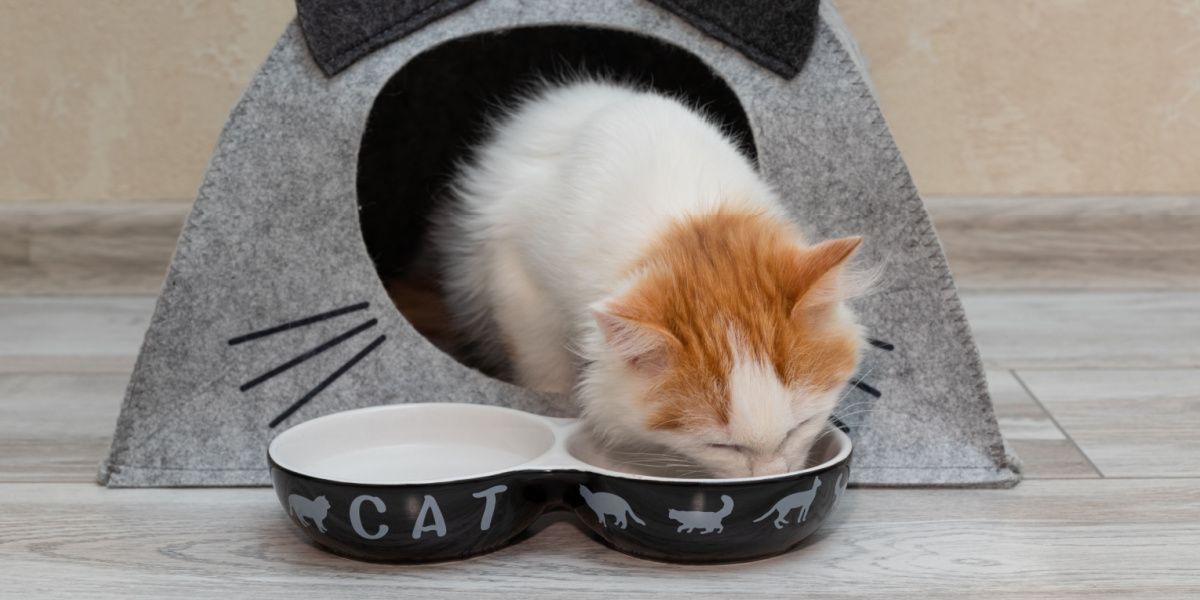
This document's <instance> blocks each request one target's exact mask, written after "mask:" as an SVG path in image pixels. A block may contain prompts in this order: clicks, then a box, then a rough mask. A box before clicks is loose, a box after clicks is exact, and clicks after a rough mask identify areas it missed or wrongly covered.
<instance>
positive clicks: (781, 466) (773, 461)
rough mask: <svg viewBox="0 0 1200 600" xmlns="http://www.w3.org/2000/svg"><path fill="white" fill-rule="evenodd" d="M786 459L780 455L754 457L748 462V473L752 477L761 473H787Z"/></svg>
mask: <svg viewBox="0 0 1200 600" xmlns="http://www.w3.org/2000/svg"><path fill="white" fill-rule="evenodd" d="M787 470H788V465H787V460H785V459H784V458H782V457H775V458H756V459H754V460H753V461H752V462H751V463H750V474H751V475H752V476H754V477H758V476H761V475H779V474H782V473H787Z"/></svg>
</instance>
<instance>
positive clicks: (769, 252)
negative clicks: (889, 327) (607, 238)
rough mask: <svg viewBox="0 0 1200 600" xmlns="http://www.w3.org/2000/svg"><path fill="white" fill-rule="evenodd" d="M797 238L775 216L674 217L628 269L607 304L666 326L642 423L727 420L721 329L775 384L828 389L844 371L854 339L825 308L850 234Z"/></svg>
mask: <svg viewBox="0 0 1200 600" xmlns="http://www.w3.org/2000/svg"><path fill="white" fill-rule="evenodd" d="M800 239H801V238H800V236H799V235H798V234H797V232H796V231H795V230H794V229H793V228H792V227H791V225H790V224H788V223H786V222H783V221H780V220H779V219H777V218H774V217H770V216H767V215H764V214H758V213H752V212H733V211H722V212H717V213H714V214H709V215H702V216H695V217H691V218H689V219H686V220H683V221H680V222H677V223H675V224H674V225H673V226H672V227H671V228H670V229H669V230H668V231H666V232H665V234H664V235H662V236H661V237H660V238H659V241H658V243H657V244H655V246H654V247H652V248H650V249H649V250H648V251H647V252H646V253H645V254H644V256H643V257H642V259H641V260H639V261H638V262H637V264H635V265H633V266H632V268H631V270H630V274H631V275H632V274H635V273H636V274H638V279H637V282H636V283H635V284H634V286H633V287H632V288H631V289H630V290H629V291H628V292H627V293H625V294H624V295H623V296H622V297H621V298H619V299H617V300H616V301H615V302H612V303H610V304H609V306H608V310H609V311H610V312H611V313H612V314H614V315H616V316H619V317H622V318H624V319H627V320H629V321H632V322H634V323H637V324H640V325H642V326H643V327H646V328H648V329H649V330H653V331H657V332H665V333H668V334H669V337H667V343H665V347H666V349H667V355H668V366H667V368H666V369H665V370H664V371H663V372H662V374H661V375H660V376H659V377H658V379H657V382H656V385H655V386H654V389H653V390H652V392H651V393H650V394H649V397H647V398H646V401H647V402H649V403H651V404H652V406H653V409H652V413H651V414H652V417H651V419H650V423H649V426H650V427H651V428H656V429H676V428H682V429H694V428H699V427H704V426H711V425H724V424H727V423H728V421H729V406H730V397H729V381H728V379H729V373H730V370H731V368H732V366H733V361H734V356H733V350H732V348H731V347H730V341H731V340H730V336H731V334H732V335H733V336H736V338H737V339H738V340H740V345H742V346H743V347H744V348H745V349H747V350H748V351H749V352H751V354H752V356H753V357H754V358H755V359H756V360H761V361H763V362H764V363H765V364H770V365H772V366H773V367H774V369H775V372H776V373H777V375H778V376H779V378H780V380H781V381H782V382H783V383H784V384H785V385H788V386H805V387H809V388H812V389H820V390H831V389H834V388H836V387H839V386H841V385H844V384H845V383H846V381H847V380H848V379H849V378H850V377H851V375H852V374H853V371H854V369H855V367H856V365H857V356H858V346H859V339H858V335H857V332H856V330H855V329H854V328H853V327H851V326H847V324H846V323H845V322H843V321H840V320H839V319H838V318H837V315H836V314H835V312H834V311H832V310H830V308H832V307H833V306H836V304H834V303H833V302H831V301H836V298H833V297H831V296H830V294H831V291H830V290H831V289H834V290H835V288H836V279H837V278H836V275H837V270H838V269H839V267H840V266H841V265H842V264H844V263H845V261H846V259H847V258H848V257H849V256H850V254H851V253H852V252H853V251H854V249H855V248H856V247H857V246H858V244H859V241H860V238H844V239H841V240H833V241H830V242H825V243H822V244H818V245H816V246H810V247H804V246H802V245H798V240H800ZM834 293H835V292H834ZM671 338H673V339H671ZM676 342H677V343H676Z"/></svg>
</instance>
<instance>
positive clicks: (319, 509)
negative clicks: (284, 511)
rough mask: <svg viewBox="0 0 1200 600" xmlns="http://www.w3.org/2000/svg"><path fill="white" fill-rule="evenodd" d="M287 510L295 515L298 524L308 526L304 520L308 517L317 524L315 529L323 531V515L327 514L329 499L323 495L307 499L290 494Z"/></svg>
mask: <svg viewBox="0 0 1200 600" xmlns="http://www.w3.org/2000/svg"><path fill="white" fill-rule="evenodd" d="M288 512H290V513H292V514H293V515H295V516H296V520H297V521H300V524H301V525H303V526H305V527H308V523H305V522H304V519H305V518H308V519H309V520H310V521H312V522H313V525H316V526H317V531H320V532H321V533H325V517H326V516H328V515H329V500H327V499H325V496H317V497H316V498H314V499H312V500H309V499H308V498H305V497H304V496H300V495H297V494H292V495H290V496H288Z"/></svg>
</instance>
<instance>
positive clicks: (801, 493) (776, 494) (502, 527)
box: [268, 403, 850, 562]
mask: <svg viewBox="0 0 1200 600" xmlns="http://www.w3.org/2000/svg"><path fill="white" fill-rule="evenodd" d="M814 456H815V457H816V458H817V462H818V463H819V464H817V465H816V466H814V467H812V468H809V469H805V470H803V471H797V472H794V473H787V474H784V475H775V476H767V477H746V478H739V479H679V478H670V477H660V476H652V475H646V474H641V473H638V472H636V471H635V470H634V469H629V468H624V467H622V466H621V465H617V464H613V463H611V462H610V461H609V460H608V459H606V458H605V457H604V456H603V455H601V454H600V453H598V452H597V451H596V450H595V448H594V446H593V445H592V444H591V443H590V438H589V436H588V435H587V434H586V433H585V432H583V431H582V430H581V429H580V424H579V423H578V422H577V421H576V420H574V419H554V418H548V417H541V416H538V415H533V414H529V413H524V412H521V411H517V410H512V409H507V408H498V407H494V406H483V405H475V404H450V403H430V404H398V405H389V406H380V407H374V408H364V409H359V410H351V411H346V412H342V413H336V414H332V415H328V416H325V417H320V418H317V419H313V420H311V421H308V422H305V423H302V424H300V425H297V426H295V427H293V428H291V429H289V430H287V431H285V432H283V433H282V434H280V435H279V436H278V437H276V438H275V440H274V441H273V442H271V446H270V449H269V450H268V459H269V461H270V465H271V478H272V481H273V482H274V484H275V492H276V494H277V495H278V496H279V501H280V502H281V503H282V504H283V507H284V509H285V510H286V511H287V512H288V515H290V516H291V518H292V520H293V521H294V522H295V523H296V524H298V525H299V526H300V527H301V528H302V529H303V530H304V532H305V533H307V534H308V535H309V536H310V537H311V538H312V539H313V540H314V541H316V542H317V543H318V544H320V545H322V546H324V547H326V548H328V549H330V550H332V551H334V552H336V553H338V554H343V555H346V556H351V557H355V558H361V559H365V560H373V561H397V562H423V561H437V560H448V559H455V558H465V557H468V556H472V555H475V554H480V553H483V552H488V551H491V550H495V549H497V548H500V547H502V546H504V545H505V544H507V543H509V541H511V540H512V539H513V537H514V536H516V535H517V534H519V533H521V532H522V531H523V530H524V529H525V528H527V527H528V526H529V525H530V524H531V523H532V522H533V521H534V520H535V519H537V517H538V516H540V515H541V514H542V513H543V512H545V511H547V510H555V509H568V510H572V511H574V512H575V514H576V515H577V516H578V517H579V518H580V519H581V520H582V521H583V523H585V524H586V525H587V526H588V527H589V528H591V529H592V530H593V531H595V532H596V533H597V534H598V535H599V536H600V537H601V538H602V539H603V540H604V541H605V542H606V543H608V544H609V545H610V546H612V547H613V548H616V549H617V550H620V551H622V552H626V553H628V554H633V555H636V556H642V557H647V558H653V559H658V560H667V561H675V562H732V561H744V560H751V559H755V558H762V557H766V556H771V555H774V554H779V553H781V552H784V551H787V550H788V549H790V548H792V547H794V546H795V545H796V544H798V543H799V542H800V541H801V540H803V539H804V538H805V537H807V536H808V535H809V534H811V533H812V532H813V531H815V530H816V529H817V528H818V527H819V526H820V524H821V522H822V521H823V520H825V518H826V517H827V516H828V515H829V514H830V513H831V512H832V510H833V508H834V506H835V505H836V504H837V500H838V498H840V497H841V495H842V493H843V492H844V491H845V487H846V483H847V480H848V477H849V474H850V471H849V468H850V467H849V463H850V438H849V437H847V436H846V435H845V434H844V433H842V432H841V431H840V430H838V429H836V428H833V427H832V426H831V428H830V431H829V435H826V436H823V438H822V441H821V442H819V444H818V447H817V448H816V449H815V450H814Z"/></svg>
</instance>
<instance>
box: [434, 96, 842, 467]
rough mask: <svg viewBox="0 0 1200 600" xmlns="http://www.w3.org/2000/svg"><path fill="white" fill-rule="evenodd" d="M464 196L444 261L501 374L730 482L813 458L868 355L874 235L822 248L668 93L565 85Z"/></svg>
mask: <svg viewBox="0 0 1200 600" xmlns="http://www.w3.org/2000/svg"><path fill="white" fill-rule="evenodd" d="M450 192H451V193H450V196H451V198H452V200H453V202H452V203H451V208H450V209H448V210H446V211H444V213H445V214H442V215H441V216H439V217H437V218H436V219H435V223H434V243H435V245H436V247H437V252H436V254H437V255H438V256H439V259H438V261H439V264H440V266H439V269H440V272H441V276H442V284H443V287H444V290H445V294H446V301H447V306H448V309H449V312H450V315H451V318H452V322H453V323H452V324H453V326H454V328H455V330H456V332H457V335H458V337H459V340H460V344H461V345H462V346H464V347H469V348H472V349H475V351H476V353H477V358H479V359H481V360H483V361H484V363H485V364H484V365H483V366H481V368H482V369H483V370H485V372H486V371H494V370H496V369H497V368H499V367H498V366H497V365H498V363H506V364H509V365H510V370H511V371H512V373H513V379H515V382H516V383H518V384H520V385H522V386H525V387H527V388H530V389H533V390H535V391H539V392H551V393H559V394H563V395H564V398H570V397H571V396H568V394H570V393H571V392H573V393H574V394H573V398H574V400H575V401H577V402H578V404H579V407H580V408H581V410H582V414H583V418H584V419H585V420H586V422H587V423H588V424H589V425H590V428H591V430H592V431H593V432H595V433H596V434H597V437H599V438H600V439H601V440H602V441H605V442H607V443H608V445H610V446H616V445H621V444H635V445H644V446H647V447H650V448H653V449H654V453H656V454H666V453H669V454H673V455H675V456H681V457H683V458H686V459H687V460H688V461H689V462H690V463H693V464H695V465H697V466H698V467H699V468H700V469H702V470H703V471H704V472H706V473H710V474H713V475H716V476H719V477H741V476H765V475H774V474H780V473H785V472H788V471H791V470H795V469H798V468H802V467H804V466H806V457H807V455H808V452H809V450H810V448H811V446H812V445H813V443H814V441H815V440H816V438H817V437H818V436H819V435H820V433H821V431H822V429H823V428H824V427H825V422H826V419H827V418H828V416H829V414H830V413H831V411H832V410H833V407H834V405H835V404H836V402H837V399H838V397H839V395H840V393H841V391H842V390H843V388H844V387H845V386H846V384H847V382H848V380H849V379H850V377H851V376H852V374H853V373H854V371H855V369H856V367H857V364H858V355H859V350H860V347H861V346H862V332H861V330H860V327H859V325H858V324H857V322H856V319H855V317H854V315H853V313H852V312H851V311H850V310H849V309H848V308H847V306H846V305H845V303H844V300H846V299H847V298H849V297H850V296H851V295H853V294H854V293H855V291H856V290H857V289H858V288H859V287H861V286H859V285H857V284H856V281H857V280H858V279H859V278H857V277H854V275H853V272H852V271H850V270H849V269H847V268H846V263H847V262H848V261H849V259H850V257H851V255H852V254H853V253H854V252H855V250H856V249H857V248H858V246H859V244H860V242H861V241H862V238H860V237H845V238H839V239H833V240H828V241H824V242H821V243H818V244H808V243H806V242H805V241H804V240H803V238H802V236H801V234H800V233H799V230H798V228H797V227H796V226H795V225H794V224H793V223H791V222H790V221H789V220H788V218H787V215H786V213H785V210H784V208H783V205H782V204H781V203H780V201H779V199H778V198H777V197H776V195H775V192H774V191H773V190H772V189H771V187H770V186H769V185H768V184H767V183H766V182H765V181H764V180H763V178H762V177H761V176H760V175H759V174H758V173H757V172H756V171H755V168H754V166H753V164H752V163H751V162H750V160H749V159H747V158H746V156H744V155H743V154H742V153H741V151H740V150H739V149H738V146H737V144H736V143H735V142H734V141H732V140H731V139H729V138H728V137H727V136H726V135H725V134H724V133H722V130H721V128H720V126H718V125H717V124H715V123H713V122H711V121H709V120H708V119H707V118H706V117H705V116H704V115H702V114H700V113H699V112H698V111H696V110H693V109H692V108H690V107H688V106H687V105H685V104H684V103H682V102H681V101H679V100H677V99H675V98H671V97H667V96H664V95H662V94H659V93H656V92H652V91H644V90H639V89H635V88H632V87H628V86H625V85H621V84H616V83H611V82H606V81H602V80H585V81H576V82H571V83H565V84H547V85H546V86H545V87H544V88H543V89H542V90H541V91H540V92H538V93H536V94H534V95H532V96H530V97H528V98H526V99H525V100H523V101H522V102H521V103H520V104H519V105H518V106H517V107H516V108H515V109H512V110H511V111H510V112H509V113H508V114H506V115H504V116H503V117H501V118H499V119H498V120H497V121H496V122H495V124H494V127H493V131H492V133H491V136H490V138H488V139H487V140H486V141H485V142H483V143H481V144H480V145H479V146H478V147H477V148H475V153H474V155H473V158H472V159H471V160H470V161H468V162H466V163H465V164H464V165H463V166H462V167H461V168H460V172H459V173H458V174H457V175H456V176H455V178H454V180H453V182H452V184H451V186H450ZM488 361H491V362H488ZM568 401H569V400H568Z"/></svg>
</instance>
